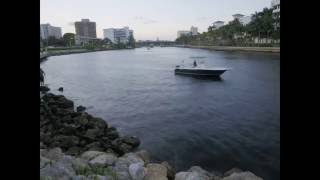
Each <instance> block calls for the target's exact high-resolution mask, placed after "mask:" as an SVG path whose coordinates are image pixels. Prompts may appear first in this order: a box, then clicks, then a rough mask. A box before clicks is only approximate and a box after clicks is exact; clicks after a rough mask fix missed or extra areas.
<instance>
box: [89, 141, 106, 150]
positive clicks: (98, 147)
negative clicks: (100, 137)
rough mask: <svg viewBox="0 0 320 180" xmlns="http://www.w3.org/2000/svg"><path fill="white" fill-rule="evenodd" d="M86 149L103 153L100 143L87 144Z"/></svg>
mask: <svg viewBox="0 0 320 180" xmlns="http://www.w3.org/2000/svg"><path fill="white" fill-rule="evenodd" d="M85 149H87V150H88V151H103V148H102V147H101V143H100V142H98V141H95V142H92V143H90V144H87V145H86V146H85Z"/></svg>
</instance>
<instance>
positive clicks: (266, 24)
mask: <svg viewBox="0 0 320 180" xmlns="http://www.w3.org/2000/svg"><path fill="white" fill-rule="evenodd" d="M272 11H273V9H271V8H270V9H268V8H265V9H263V11H261V12H256V13H255V14H254V15H253V16H252V21H251V22H250V23H249V24H247V25H242V24H241V23H240V21H239V20H238V19H235V20H233V21H230V22H229V23H228V24H227V25H224V26H222V27H220V28H216V27H214V26H209V27H208V31H207V32H203V33H201V34H198V35H195V36H181V37H179V38H177V39H176V43H177V44H187V45H198V46H264V47H268V46H279V45H280V28H277V27H275V24H276V23H279V19H277V18H274V16H273V14H272Z"/></svg>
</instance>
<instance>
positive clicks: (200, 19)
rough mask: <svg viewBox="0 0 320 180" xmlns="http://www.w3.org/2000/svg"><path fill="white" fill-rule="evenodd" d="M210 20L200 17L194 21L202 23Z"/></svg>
mask: <svg viewBox="0 0 320 180" xmlns="http://www.w3.org/2000/svg"><path fill="white" fill-rule="evenodd" d="M211 19H212V18H211V17H204V16H202V17H198V18H196V21H200V22H204V21H209V20H211Z"/></svg>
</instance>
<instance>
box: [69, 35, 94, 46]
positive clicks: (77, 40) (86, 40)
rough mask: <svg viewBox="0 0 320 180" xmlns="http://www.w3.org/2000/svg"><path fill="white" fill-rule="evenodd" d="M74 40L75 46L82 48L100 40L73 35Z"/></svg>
mask: <svg viewBox="0 0 320 180" xmlns="http://www.w3.org/2000/svg"><path fill="white" fill-rule="evenodd" d="M74 40H75V45H77V46H84V45H86V44H90V43H94V42H97V41H99V40H100V39H99V38H92V37H88V36H80V35H75V36H74Z"/></svg>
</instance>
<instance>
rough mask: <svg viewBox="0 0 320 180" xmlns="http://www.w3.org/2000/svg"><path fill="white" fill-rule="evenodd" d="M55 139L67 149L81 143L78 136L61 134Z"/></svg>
mask: <svg viewBox="0 0 320 180" xmlns="http://www.w3.org/2000/svg"><path fill="white" fill-rule="evenodd" d="M54 141H55V143H57V144H58V145H59V146H60V147H61V148H65V149H68V148H70V147H73V146H76V145H77V144H79V138H78V137H77V136H65V135H59V136H56V137H55V138H54Z"/></svg>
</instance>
